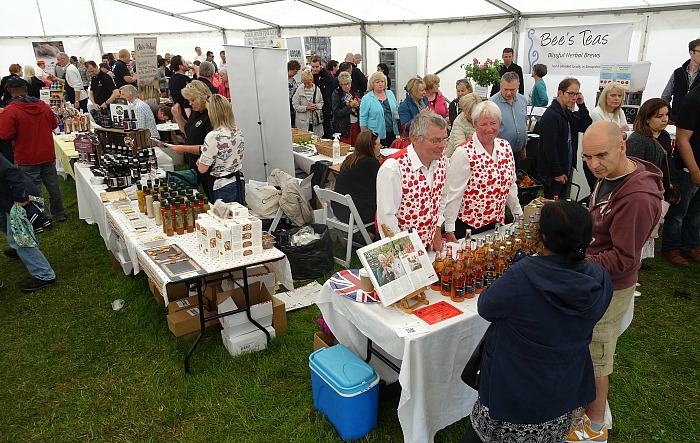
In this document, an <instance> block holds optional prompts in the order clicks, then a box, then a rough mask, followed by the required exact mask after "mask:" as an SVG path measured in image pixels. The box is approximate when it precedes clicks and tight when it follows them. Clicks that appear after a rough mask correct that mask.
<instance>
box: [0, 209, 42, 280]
mask: <svg viewBox="0 0 700 443" xmlns="http://www.w3.org/2000/svg"><path fill="white" fill-rule="evenodd" d="M9 226H10V214H4V215H2V216H0V231H2V232H4V233H5V235H6V236H7V244H8V245H10V247H11V248H12V249H15V250H17V254H18V255H19V258H20V260H22V263H24V266H26V268H27V271H29V274H31V276H32V277H35V278H38V279H39V280H44V281H46V280H53V279H54V278H56V274H55V273H54V272H53V269H52V268H51V265H50V264H49V262H48V260H46V257H44V254H42V253H41V251H40V250H39V248H38V247H34V248H22V247H20V246H18V245H17V243H16V242H15V238H14V237H13V236H12V231H11V229H9Z"/></svg>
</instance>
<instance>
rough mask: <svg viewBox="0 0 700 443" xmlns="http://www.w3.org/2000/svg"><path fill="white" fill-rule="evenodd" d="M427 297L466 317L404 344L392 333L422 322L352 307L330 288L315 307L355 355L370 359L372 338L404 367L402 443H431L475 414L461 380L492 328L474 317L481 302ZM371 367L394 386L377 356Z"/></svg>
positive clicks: (473, 395) (376, 306)
mask: <svg viewBox="0 0 700 443" xmlns="http://www.w3.org/2000/svg"><path fill="white" fill-rule="evenodd" d="M426 295H427V296H428V298H429V299H430V302H431V303H436V302H439V301H446V302H448V303H450V304H453V305H454V306H456V307H457V308H458V309H460V310H461V311H462V312H464V314H463V315H459V316H457V317H454V318H451V319H449V320H445V321H442V322H439V323H437V324H435V325H432V326H428V328H429V330H430V331H429V332H428V333H425V334H418V335H411V336H407V337H403V338H401V337H399V336H398V335H397V334H396V332H395V330H394V328H395V327H396V326H400V325H402V324H405V323H406V322H408V321H416V320H418V317H416V316H414V315H408V314H405V313H403V312H401V311H399V310H397V309H394V308H385V307H383V306H381V304H380V303H374V304H363V303H357V302H354V301H351V300H349V299H347V298H345V297H343V296H340V295H338V294H336V293H335V291H334V290H333V289H332V288H331V287H330V285H329V283H328V282H326V284H325V285H323V288H322V289H321V293H320V294H319V296H318V299H317V301H316V304H317V305H318V307H319V308H320V309H321V312H322V313H323V318H324V319H325V321H326V323H327V324H328V326H329V327H330V328H331V330H332V331H333V334H334V335H335V336H336V338H337V339H338V340H339V341H340V343H342V344H344V345H345V346H347V347H348V348H349V349H351V350H352V351H353V352H355V354H357V355H359V356H361V357H362V358H364V357H365V356H366V349H367V338H369V339H371V340H372V341H373V342H374V345H373V346H375V347H376V346H378V347H380V348H381V349H383V350H384V353H385V355H388V356H391V357H393V359H395V360H396V361H400V364H401V372H400V374H399V377H398V380H399V383H400V384H401V388H402V390H401V399H400V401H399V407H398V416H399V422H400V423H401V429H402V430H403V436H404V441H405V442H411V443H412V442H416V443H419V442H420V443H425V442H432V441H433V438H434V436H435V433H436V432H437V431H439V430H440V429H443V428H444V427H446V426H448V425H450V424H452V423H454V422H456V421H458V420H460V419H462V418H463V417H466V416H467V415H468V414H469V413H470V412H471V408H472V406H473V404H474V402H475V401H476V397H477V393H476V391H474V390H472V389H471V388H469V387H468V386H467V385H465V384H464V383H463V382H462V381H461V379H460V375H461V373H462V370H463V369H464V365H465V364H466V363H467V360H468V359H469V357H470V356H471V354H472V352H473V351H474V348H476V345H477V343H478V342H479V340H480V339H481V337H482V336H483V335H484V332H485V331H486V328H487V326H488V322H487V321H486V320H484V319H482V318H481V317H479V315H478V314H477V312H476V301H477V300H478V298H474V299H470V300H465V301H464V302H462V303H453V302H452V301H451V300H450V299H449V298H448V297H443V296H442V295H440V294H439V293H437V292H434V291H428V293H427V294H426ZM419 321H420V320H419ZM370 365H371V366H372V367H373V368H374V369H375V370H376V371H377V373H378V374H379V376H380V377H382V379H384V380H386V381H387V382H392V381H394V380H396V373H395V372H394V371H392V370H391V369H389V368H388V366H386V365H385V364H384V363H383V362H381V361H380V360H379V359H378V358H377V357H376V356H373V357H372V359H371V360H370Z"/></svg>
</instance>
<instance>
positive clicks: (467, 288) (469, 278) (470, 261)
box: [464, 250, 476, 298]
mask: <svg viewBox="0 0 700 443" xmlns="http://www.w3.org/2000/svg"><path fill="white" fill-rule="evenodd" d="M466 254H467V261H466V262H465V263H464V298H474V295H475V294H476V292H475V289H474V256H473V255H472V253H471V251H469V250H467V252H466Z"/></svg>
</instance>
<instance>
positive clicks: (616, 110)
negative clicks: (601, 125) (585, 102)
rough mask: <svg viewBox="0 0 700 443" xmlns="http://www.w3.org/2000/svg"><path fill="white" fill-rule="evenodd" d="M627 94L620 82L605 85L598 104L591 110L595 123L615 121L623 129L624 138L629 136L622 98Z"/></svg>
mask: <svg viewBox="0 0 700 443" xmlns="http://www.w3.org/2000/svg"><path fill="white" fill-rule="evenodd" d="M624 96H625V88H624V86H622V84H620V83H618V82H612V83H608V84H607V85H605V88H603V92H601V93H600V97H599V98H598V106H596V107H595V109H594V110H593V111H591V120H593V123H595V122H600V121H609V122H614V123H615V124H617V126H619V127H620V130H621V131H622V138H623V139H626V138H627V131H629V126H628V125H627V117H626V116H625V113H624V112H622V99H623V98H624Z"/></svg>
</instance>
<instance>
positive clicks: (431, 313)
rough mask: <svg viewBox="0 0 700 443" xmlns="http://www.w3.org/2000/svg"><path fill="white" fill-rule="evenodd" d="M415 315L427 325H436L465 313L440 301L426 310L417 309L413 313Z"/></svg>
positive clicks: (425, 308)
mask: <svg viewBox="0 0 700 443" xmlns="http://www.w3.org/2000/svg"><path fill="white" fill-rule="evenodd" d="M413 314H414V315H415V316H416V317H418V318H420V319H421V320H423V321H424V322H426V323H427V324H429V325H434V324H435V323H439V322H441V321H444V320H447V319H449V318H452V317H456V316H458V315H462V314H463V312H462V311H460V310H459V309H457V308H455V307H454V306H452V305H451V304H449V303H447V302H445V301H439V302H437V303H433V304H430V305H428V306H426V307H424V308H420V309H416V310H414V311H413Z"/></svg>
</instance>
